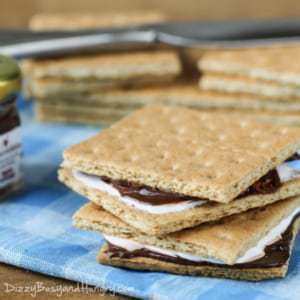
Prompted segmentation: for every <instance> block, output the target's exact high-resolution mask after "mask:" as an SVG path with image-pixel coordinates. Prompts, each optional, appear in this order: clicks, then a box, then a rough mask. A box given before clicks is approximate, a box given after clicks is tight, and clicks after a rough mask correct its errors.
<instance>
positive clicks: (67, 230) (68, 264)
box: [0, 103, 300, 300]
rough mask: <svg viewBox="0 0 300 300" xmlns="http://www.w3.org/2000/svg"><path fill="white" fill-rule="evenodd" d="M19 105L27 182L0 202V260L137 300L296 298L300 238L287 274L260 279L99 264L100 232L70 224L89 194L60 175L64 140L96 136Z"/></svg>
mask: <svg viewBox="0 0 300 300" xmlns="http://www.w3.org/2000/svg"><path fill="white" fill-rule="evenodd" d="M31 110H32V108H31V105H30V104H24V103H22V117H23V145H24V173H25V186H24V189H23V190H22V191H21V192H20V193H19V194H17V195H15V196H12V197H10V198H9V199H7V200H5V201H4V202H2V203H0V261H2V262H5V263H8V264H12V265H15V266H18V267H22V268H26V269H29V270H33V271H37V272H41V273H44V274H48V275H50V276H56V277H61V278H66V279H71V280H74V281H79V282H83V283H85V284H91V285H95V286H98V287H102V288H104V289H109V290H112V291H115V292H118V293H122V294H126V295H129V296H134V297H139V298H151V299H179V300H182V299H189V300H192V299H202V300H205V299H209V300H214V299H222V300H226V299H243V300H247V299H251V300H253V299H257V300H263V299H273V300H276V299H278V300H279V299H299V297H300V239H299V238H298V241H297V243H296V247H295V249H294V251H293V255H292V258H291V264H290V268H289V272H288V275H287V277H286V278H285V279H280V280H269V281H264V282H258V283H251V282H240V281H234V280H225V279H215V278H200V277H188V276H177V275H172V274H164V273H153V272H139V271H130V270H122V269H118V268H113V267H109V266H102V265H100V264H98V263H96V260H95V258H96V255H97V253H98V251H99V249H100V245H101V243H102V238H101V236H100V235H99V234H97V233H94V232H84V231H80V230H77V229H76V228H74V227H72V224H71V216H72V215H73V213H74V212H75V211H76V210H77V209H78V208H79V207H80V206H81V205H83V204H84V203H85V202H86V200H85V199H84V198H82V197H80V196H78V195H76V194H75V193H73V192H71V191H69V190H68V189H67V188H65V187H64V186H63V185H62V184H60V183H59V182H58V181H57V168H58V166H59V164H60V162H61V159H62V151H63V149H64V148H66V147H67V146H69V145H71V144H74V143H77V142H79V141H81V140H83V139H86V138H88V137H89V136H91V135H94V134H95V133H96V132H97V131H98V130H99V129H97V128H93V127H84V126H67V125H49V124H48V125H44V124H38V123H36V122H34V121H32V111H31Z"/></svg>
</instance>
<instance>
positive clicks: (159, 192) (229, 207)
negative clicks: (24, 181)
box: [59, 106, 300, 235]
mask: <svg viewBox="0 0 300 300" xmlns="http://www.w3.org/2000/svg"><path fill="white" fill-rule="evenodd" d="M298 148H300V129H298V128H285V127H279V126H275V125H270V124H265V123H259V122H255V121H254V120H253V119H247V118H244V119H240V118H232V117H231V116H230V115H228V114H224V115H222V114H218V115H215V114H214V113H204V112H200V111H197V110H192V109H188V108H182V107H171V106H148V107H145V108H142V109H140V110H137V111H135V112H134V113H133V114H131V115H129V116H127V117H125V118H124V119H122V120H121V121H119V122H118V123H116V124H114V125H113V126H112V127H110V128H107V129H105V130H103V131H102V132H100V133H99V134H98V135H96V136H95V137H92V138H90V139H88V140H86V141H83V142H81V143H79V144H77V145H74V146H72V147H70V148H68V149H67V150H66V151H65V152H64V161H63V164H62V167H61V169H60V171H59V178H60V180H61V181H62V182H64V183H65V184H66V185H67V186H69V187H70V188H71V189H73V190H74V191H76V192H78V193H79V194H81V195H83V196H85V197H87V198H88V199H90V200H91V201H93V202H94V203H96V204H98V205H100V206H102V207H103V208H104V209H105V210H107V211H108V212H110V213H111V214H113V215H115V216H117V217H118V218H120V219H121V220H123V221H125V222H126V223H127V224H129V225H131V226H133V227H135V228H136V229H138V230H140V231H142V232H144V233H146V234H147V235H164V234H167V233H170V232H175V231H178V230H181V229H184V228H189V227H193V226H196V225H199V224H201V223H204V222H208V221H214V220H218V219H220V218H223V217H225V216H229V215H233V214H237V213H240V212H243V211H247V210H249V209H251V208H256V207H262V206H265V205H267V204H270V203H273V202H275V201H278V200H283V199H286V198H289V197H293V196H295V195H298V194H300V172H299V170H300V169H299V164H300V156H299V154H298V152H297V149H298Z"/></svg>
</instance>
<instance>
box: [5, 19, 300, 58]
mask: <svg viewBox="0 0 300 300" xmlns="http://www.w3.org/2000/svg"><path fill="white" fill-rule="evenodd" d="M299 41H300V18H288V19H261V20H236V21H210V22H168V23H157V24H148V25H141V26H129V27H123V28H105V29H94V30H77V31H42V32H32V31H29V30H0V53H1V54H6V55H11V56H14V57H16V58H25V57H44V56H52V55H62V54H68V53H77V52H85V51H98V50H106V49H129V48H132V49H135V48H144V47H150V46H156V45H159V44H164V45H168V46H176V47H202V48H219V47H221V48H244V47H253V46H272V45H277V44H279V43H280V44H282V45H284V44H287V43H291V42H299Z"/></svg>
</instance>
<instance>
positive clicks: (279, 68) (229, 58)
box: [198, 46, 300, 86]
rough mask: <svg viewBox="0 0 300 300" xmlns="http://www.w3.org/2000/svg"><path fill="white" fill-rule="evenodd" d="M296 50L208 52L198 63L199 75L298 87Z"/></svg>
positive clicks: (299, 66)
mask: <svg viewBox="0 0 300 300" xmlns="http://www.w3.org/2000/svg"><path fill="white" fill-rule="evenodd" d="M299 54H300V47H299V46H290V47H282V48H279V47H278V48H267V49H263V48H261V49H259V48H253V49H245V50H225V51H212V52H207V53H206V54H204V55H203V56H202V58H201V59H200V60H199V62H198V68H199V70H200V71H201V72H204V73H206V72H216V73H223V74H232V75H242V76H249V77H251V78H258V79H264V80H270V81H275V82H278V83H281V84H291V85H297V86H298V85H300V62H299V60H298V57H299Z"/></svg>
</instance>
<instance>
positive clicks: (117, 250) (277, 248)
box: [106, 214, 300, 269]
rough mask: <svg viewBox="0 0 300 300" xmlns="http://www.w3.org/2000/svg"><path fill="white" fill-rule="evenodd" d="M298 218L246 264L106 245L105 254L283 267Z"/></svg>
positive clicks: (245, 266)
mask: <svg viewBox="0 0 300 300" xmlns="http://www.w3.org/2000/svg"><path fill="white" fill-rule="evenodd" d="M299 216H300V214H298V215H297V216H295V218H294V219H293V221H292V223H291V224H290V225H289V227H288V228H287V229H286V231H285V232H284V233H283V234H282V236H281V239H280V240H278V241H276V242H275V243H273V244H271V245H269V246H267V247H266V248H265V255H264V256H263V257H261V258H259V259H257V260H255V261H252V262H248V263H241V264H235V265H223V264H216V263H210V262H205V261H203V262H194V261H190V260H187V259H184V258H181V257H178V256H177V257H173V256H168V255H165V254H161V253H157V252H154V251H151V250H148V249H145V248H143V249H138V250H135V251H127V250H126V249H123V248H121V247H118V246H115V245H112V244H110V243H108V246H109V248H108V250H107V252H106V254H107V255H108V256H109V257H110V258H120V259H122V258H124V259H130V258H135V257H148V258H153V259H158V260H162V261H166V262H171V263H175V264H179V265H193V266H217V267H225V268H231V269H234V268H238V269H250V268H273V267H281V266H283V265H284V264H285V263H286V262H287V261H288V258H289V256H290V247H291V242H292V239H293V224H294V222H295V220H296V219H297V218H298V217H299Z"/></svg>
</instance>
